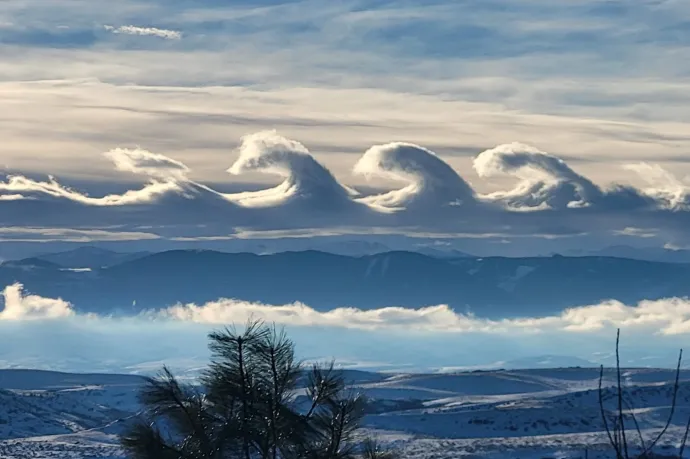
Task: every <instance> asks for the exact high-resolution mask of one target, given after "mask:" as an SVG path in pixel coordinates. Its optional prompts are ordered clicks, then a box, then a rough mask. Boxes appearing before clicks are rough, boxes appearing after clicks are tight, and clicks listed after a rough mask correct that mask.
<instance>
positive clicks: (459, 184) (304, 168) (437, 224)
mask: <svg viewBox="0 0 690 459" xmlns="http://www.w3.org/2000/svg"><path fill="white" fill-rule="evenodd" d="M105 157H106V158H108V159H109V160H110V161H112V162H113V164H114V166H115V168H116V170H118V171H120V172H124V173H131V174H136V175H139V176H142V177H144V178H145V179H146V183H145V184H144V185H143V186H142V187H141V188H140V189H135V190H128V191H126V192H124V193H121V194H110V195H106V196H100V197H93V196H89V195H88V194H86V193H83V192H80V191H76V190H73V189H71V188H70V187H68V186H65V185H63V184H62V183H60V182H59V181H58V180H56V179H55V178H53V177H49V178H48V179H47V180H35V179H31V178H28V177H25V176H22V175H18V174H15V175H12V176H8V177H6V178H5V180H2V181H0V224H3V225H5V226H11V227H72V228H79V229H98V228H102V227H103V226H104V225H108V226H119V227H120V229H121V230H122V231H129V232H137V231H139V228H141V227H146V228H147V232H150V233H153V234H158V235H161V236H165V237H168V236H170V237H186V238H194V237H213V238H217V237H227V236H229V235H232V234H236V233H237V232H246V231H252V232H261V231H277V230H287V231H296V230H299V231H301V232H302V233H304V234H306V233H309V231H318V232H323V231H326V230H327V231H330V232H336V233H337V234H345V233H347V232H352V233H353V234H361V233H362V232H363V231H367V232H376V233H377V234H390V233H395V234H410V232H414V233H415V234H429V235H433V234H437V235H438V234H441V235H444V236H446V237H453V235H461V234H464V235H468V234H475V235H482V234H496V233H501V234H504V236H502V237H505V236H510V235H511V234H513V235H515V236H519V235H525V234H552V235H572V234H595V235H596V234H608V235H616V234H624V233H621V231H624V230H625V228H630V227H635V228H638V229H639V230H640V231H645V234H647V233H649V232H650V231H654V233H655V234H660V235H661V236H660V237H665V238H666V239H667V240H664V241H662V244H663V243H666V242H672V243H674V244H676V245H678V244H680V245H687V244H688V243H689V242H690V237H688V235H687V232H686V231H684V228H685V227H686V225H687V224H688V223H690V198H689V196H690V192H688V189H690V188H689V187H688V186H686V185H685V184H684V183H683V182H682V181H680V180H678V179H676V178H675V177H673V176H672V175H671V174H670V173H668V172H666V171H664V170H662V169H660V168H659V167H658V166H652V165H632V166H628V168H629V169H632V170H635V171H637V172H638V173H640V174H642V175H643V176H645V177H646V178H647V179H648V180H650V181H652V182H653V187H652V188H650V189H646V190H639V189H636V188H632V187H630V186H622V185H616V184H614V185H612V186H609V187H608V188H606V189H603V188H601V187H600V186H598V185H597V184H595V183H593V182H592V181H591V180H589V179H588V178H586V177H584V176H583V175H581V174H578V173H577V172H576V171H574V170H573V169H572V168H571V167H569V166H568V165H567V164H566V163H565V162H564V161H563V160H561V159H559V158H557V157H556V156H553V155H551V154H548V153H546V152H543V151H540V150H539V149H537V148H535V147H531V146H528V145H525V144H521V143H512V144H505V145H499V146H498V147H495V148H492V149H489V150H486V151H484V152H482V153H480V154H479V155H478V156H477V157H476V158H475V160H474V169H475V171H476V172H477V173H478V175H479V176H480V177H483V178H493V177H496V176H498V175H512V176H515V177H517V178H518V179H519V180H520V181H519V183H518V184H517V186H515V187H514V188H512V189H509V190H506V191H497V192H493V193H490V194H487V195H481V194H479V193H477V192H476V191H475V190H474V189H473V188H472V187H471V186H470V184H469V183H468V182H467V181H465V180H464V179H463V178H462V176H461V175H460V174H458V173H457V172H456V171H455V170H454V169H453V168H452V167H451V166H450V165H449V164H448V163H447V162H445V161H444V160H443V159H442V158H441V157H439V156H438V155H436V154H435V153H433V152H432V151H430V150H428V149H425V148H423V147H421V146H418V145H414V144H409V143H402V142H394V143H388V144H381V145H375V146H373V147H371V148H370V149H368V150H367V151H365V152H364V154H363V155H362V157H361V158H360V160H359V161H358V162H357V163H356V164H355V165H354V169H353V171H354V173H356V174H362V175H365V176H368V177H371V178H372V179H375V178H387V179H394V180H398V181H405V182H407V185H406V186H404V187H403V188H400V189H396V190H393V191H389V192H384V193H378V194H376V193H375V194H373V195H368V196H363V195H362V194H361V193H358V192H357V191H355V190H353V189H351V188H350V187H348V186H346V185H344V184H342V183H341V182H340V181H339V180H338V179H337V178H336V177H335V176H334V175H333V174H332V173H331V171H329V170H328V168H326V167H325V166H324V165H323V164H321V163H320V162H319V161H317V159H316V158H315V157H314V155H313V154H311V153H310V152H309V150H308V149H307V147H306V146H304V145H303V144H301V143H299V142H298V141H295V140H292V139H288V138H286V137H283V136H281V135H279V134H278V133H276V132H275V131H261V132H257V133H254V134H250V135H247V136H245V137H243V138H242V139H241V142H240V145H239V148H238V149H237V158H236V160H235V162H234V163H233V164H232V165H231V167H230V168H229V169H228V172H229V173H230V174H232V175H241V174H246V173H256V172H259V173H265V174H273V175H276V176H278V177H280V178H282V179H283V181H282V183H280V184H279V185H277V186H275V187H271V188H267V189H263V190H260V191H250V192H240V193H223V192H219V191H216V190H214V189H213V188H211V187H209V186H207V185H204V184H202V183H198V182H195V181H193V180H191V179H190V178H189V175H190V169H189V168H188V167H187V165H185V164H184V163H182V162H180V161H177V160H175V159H172V158H169V157H167V156H165V155H162V154H160V153H154V152H149V151H147V150H144V149H141V148H137V149H123V148H116V149H113V150H110V151H108V152H106V153H105ZM525 210H529V211H530V212H525ZM148 229H150V231H148Z"/></svg>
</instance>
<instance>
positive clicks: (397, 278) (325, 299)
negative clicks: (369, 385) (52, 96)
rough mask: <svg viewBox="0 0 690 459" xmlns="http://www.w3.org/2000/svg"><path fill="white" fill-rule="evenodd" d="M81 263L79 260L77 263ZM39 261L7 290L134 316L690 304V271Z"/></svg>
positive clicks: (305, 259)
mask: <svg viewBox="0 0 690 459" xmlns="http://www.w3.org/2000/svg"><path fill="white" fill-rule="evenodd" d="M70 261H72V260H70ZM70 266H72V267H69V268H67V267H65V266H62V265H60V264H57V263H55V262H53V261H50V260H47V259H43V258H34V259H26V260H21V261H12V262H6V263H4V264H3V265H0V287H3V286H6V285H9V284H12V283H15V282H20V283H22V284H23V285H24V286H25V287H26V289H27V291H30V292H32V293H35V294H38V295H41V296H45V297H50V298H57V297H61V298H64V299H66V300H68V301H70V302H72V303H73V304H74V305H75V306H76V308H77V309H78V310H82V311H89V312H112V311H114V310H120V311H125V312H128V313H132V312H137V311H139V310H141V309H157V308H163V307H166V306H170V305H172V304H175V303H177V302H183V303H187V302H196V303H204V302H207V301H212V300H217V299H218V298H222V297H225V298H237V299H241V300H246V301H258V302H264V303H270V304H286V303H291V302H294V301H301V302H304V303H306V304H308V305H310V306H312V307H314V308H315V309H318V310H328V309H332V308H334V307H339V306H356V307H359V308H363V309H371V308H378V307H384V306H392V305H395V306H405V307H422V306H428V305H436V304H449V305H451V306H453V307H454V308H456V309H458V310H460V311H465V310H467V308H469V309H471V310H472V311H473V312H475V313H477V314H478V315H481V316H484V317H490V318H506V317H511V316H519V315H534V314H543V313H554V312H560V311H562V309H563V308H566V307H571V306H581V305H586V304H596V303H599V302H601V301H604V300H608V299H617V300H620V301H622V302H625V303H627V304H635V303H637V302H638V301H640V300H643V299H646V300H654V299H659V298H665V297H683V296H688V295H690V284H689V283H688V282H687V278H688V277H689V276H690V265H688V264H681V263H659V262H650V261H640V260H631V259H624V258H607V257H562V256H554V257H540V258H500V257H497V258H470V257H458V258H451V259H441V258H436V257H431V256H427V255H423V254H419V253H412V252H388V253H382V254H376V255H368V256H362V257H351V256H344V255H335V254H330V253H325V252H317V251H305V252H284V253H276V254H271V255H255V254H250V253H223V252H213V251H185V250H181V251H169V252H162V253H157V254H151V255H146V254H142V255H141V256H140V257H139V258H136V259H133V260H128V261H125V262H123V263H118V264H114V265H112V266H107V267H101V268H85V269H79V268H74V267H73V266H74V265H73V264H71V265H70Z"/></svg>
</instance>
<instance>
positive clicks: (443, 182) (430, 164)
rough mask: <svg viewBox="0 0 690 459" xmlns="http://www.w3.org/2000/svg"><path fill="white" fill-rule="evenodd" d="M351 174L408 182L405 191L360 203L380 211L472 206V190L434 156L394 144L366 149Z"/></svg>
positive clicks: (448, 166) (401, 143) (424, 149)
mask: <svg viewBox="0 0 690 459" xmlns="http://www.w3.org/2000/svg"><path fill="white" fill-rule="evenodd" d="M354 172H355V174H360V175H364V176H366V177H368V178H377V177H378V178H381V177H383V178H391V179H393V180H397V181H407V182H410V184H409V185H408V186H406V187H405V188H402V189H399V190H394V191H390V192H388V193H384V194H381V195H376V196H368V197H366V198H363V199H362V200H361V201H362V202H365V203H368V204H371V205H374V206H381V207H392V208H403V209H404V208H408V207H410V206H417V207H423V206H439V205H440V206H453V205H467V204H471V203H473V202H474V200H475V197H474V190H473V189H472V188H471V187H470V186H469V185H468V184H467V183H466V182H465V181H464V180H463V179H462V178H461V177H460V176H459V175H458V173H457V172H456V171H455V170H453V168H452V167H451V166H450V165H449V164H448V163H446V162H445V161H443V160H442V159H440V158H438V157H437V156H436V154H435V153H434V152H432V151H431V150H428V149H426V148H424V147H420V146H418V145H414V144H410V143H404V142H394V143H389V144H385V145H375V146H373V147H371V148H369V149H368V150H367V151H366V152H365V153H364V155H363V156H362V157H361V158H360V159H359V161H357V163H356V164H355V166H354Z"/></svg>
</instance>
